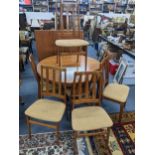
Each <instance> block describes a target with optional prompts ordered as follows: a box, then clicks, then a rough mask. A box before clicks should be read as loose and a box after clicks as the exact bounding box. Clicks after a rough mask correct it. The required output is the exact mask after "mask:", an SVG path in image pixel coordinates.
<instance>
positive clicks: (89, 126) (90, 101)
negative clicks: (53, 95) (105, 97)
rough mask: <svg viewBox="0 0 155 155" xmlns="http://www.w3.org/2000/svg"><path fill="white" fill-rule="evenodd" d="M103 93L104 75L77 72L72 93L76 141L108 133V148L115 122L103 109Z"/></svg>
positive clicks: (72, 114) (72, 115)
mask: <svg viewBox="0 0 155 155" xmlns="http://www.w3.org/2000/svg"><path fill="white" fill-rule="evenodd" d="M101 92H102V74H101V72H100V71H95V72H75V74H74V81H73V86H72V93H71V105H72V113H71V118H72V128H73V131H74V138H75V140H76V138H80V137H89V136H101V135H105V133H106V138H105V141H106V143H105V144H106V147H108V141H109V132H110V127H111V126H112V125H113V122H112V120H111V118H110V117H109V115H108V114H107V112H106V111H105V110H104V109H103V108H102V107H101V104H100V103H101ZM80 105H83V106H80ZM79 106H80V107H79ZM75 148H76V147H75Z"/></svg>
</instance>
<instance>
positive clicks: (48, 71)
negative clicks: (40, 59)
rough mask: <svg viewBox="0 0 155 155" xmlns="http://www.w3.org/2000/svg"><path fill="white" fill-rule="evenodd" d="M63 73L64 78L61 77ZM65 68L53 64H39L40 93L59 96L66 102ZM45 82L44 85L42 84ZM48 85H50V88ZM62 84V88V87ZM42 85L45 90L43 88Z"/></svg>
mask: <svg viewBox="0 0 155 155" xmlns="http://www.w3.org/2000/svg"><path fill="white" fill-rule="evenodd" d="M62 75H64V78H62ZM66 80H67V78H66V69H62V68H60V67H53V66H41V94H42V97H43V96H53V97H57V98H61V99H63V100H64V101H65V102H66ZM44 84H45V85H44ZM50 85H52V90H51V87H50ZM62 85H63V88H64V89H62ZM43 86H44V87H45V88H46V91H44V90H43Z"/></svg>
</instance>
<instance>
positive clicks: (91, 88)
mask: <svg viewBox="0 0 155 155" xmlns="http://www.w3.org/2000/svg"><path fill="white" fill-rule="evenodd" d="M99 75H100V76H99ZM82 77H84V78H82ZM77 79H78V80H77ZM101 79H102V76H101V71H96V72H76V73H75V74H74V81H73V87H72V105H73V106H72V107H73V108H74V106H75V105H76V104H83V103H95V104H100V96H101V95H99V94H98V93H102V92H101V91H100V90H101V89H100V86H101V84H102V83H101ZM76 85H77V86H78V87H77V89H76ZM83 87H85V88H84V89H83ZM80 89H81V90H80ZM98 89H99V90H98ZM83 90H84V91H83ZM81 92H82V94H81ZM89 94H90V95H89Z"/></svg>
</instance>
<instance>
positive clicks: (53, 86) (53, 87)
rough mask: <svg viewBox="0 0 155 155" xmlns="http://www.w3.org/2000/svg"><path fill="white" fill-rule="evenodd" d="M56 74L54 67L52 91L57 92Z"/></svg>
mask: <svg viewBox="0 0 155 155" xmlns="http://www.w3.org/2000/svg"><path fill="white" fill-rule="evenodd" d="M55 74H56V70H55V69H52V93H53V94H55V89H56V88H55V87H56V85H55V76H56V75H55Z"/></svg>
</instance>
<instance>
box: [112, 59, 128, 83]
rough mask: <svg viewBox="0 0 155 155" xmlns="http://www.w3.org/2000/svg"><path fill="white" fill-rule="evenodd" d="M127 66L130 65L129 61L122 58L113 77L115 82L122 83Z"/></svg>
mask: <svg viewBox="0 0 155 155" xmlns="http://www.w3.org/2000/svg"><path fill="white" fill-rule="evenodd" d="M127 66H128V65H127V63H126V62H125V61H124V60H123V59H121V61H120V64H119V67H118V69H117V72H116V73H115V75H114V79H113V82H114V83H121V80H122V78H123V75H124V74H125V71H126V69H127Z"/></svg>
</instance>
